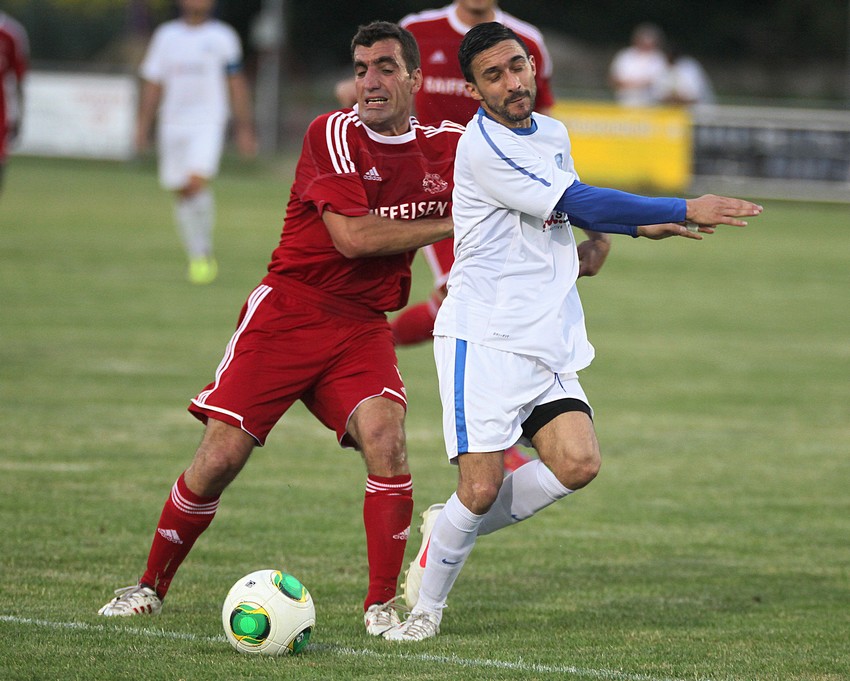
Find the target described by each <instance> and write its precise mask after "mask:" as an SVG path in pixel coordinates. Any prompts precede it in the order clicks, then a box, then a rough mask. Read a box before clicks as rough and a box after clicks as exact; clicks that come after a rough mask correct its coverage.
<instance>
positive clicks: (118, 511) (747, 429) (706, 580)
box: [0, 158, 850, 681]
mask: <svg viewBox="0 0 850 681" xmlns="http://www.w3.org/2000/svg"><path fill="white" fill-rule="evenodd" d="M290 181H291V169H290V167H289V166H287V165H285V164H282V165H281V166H280V167H270V166H265V165H261V164H259V163H258V164H255V165H252V166H248V167H245V166H238V165H237V164H235V163H228V164H227V165H226V166H225V168H224V171H223V173H222V176H221V177H220V178H219V180H218V181H217V183H216V185H215V186H216V191H217V199H218V207H219V228H218V234H217V244H218V254H219V260H220V265H221V276H220V279H219V280H218V281H217V282H215V283H214V284H213V285H211V286H208V287H193V286H191V285H189V284H187V283H185V281H184V263H183V256H182V253H181V249H180V247H179V245H178V242H177V237H176V235H175V233H174V229H173V227H172V218H171V206H170V201H169V199H168V197H167V195H166V194H165V193H164V192H162V191H161V190H160V189H159V188H158V186H157V184H156V179H155V175H154V172H153V167H152V165H151V164H150V162H149V161H147V162H144V163H141V164H138V165H120V164H112V163H93V162H89V163H85V162H76V161H53V160H41V159H25V158H14V159H12V161H11V163H10V164H9V168H8V174H7V182H6V187H5V191H4V194H3V196H2V198H0V301H1V302H0V305H2V308H0V309H2V315H0V523H2V535H0V575H2V579H0V603H2V611H0V637H2V646H3V651H2V653H0V678H2V679H4V680H6V679H13V680H41V679H49V680H66V679H80V680H82V679H85V680H87V681H90V680H92V679H128V680H130V679H132V680H137V679H145V680H150V679H186V680H204V681H208V680H232V679H296V678H297V679H307V680H310V679H391V680H395V679H434V680H436V679H440V680H442V679H454V678H463V679H464V680H465V681H475V680H485V679H486V680H490V679H569V680H570V681H598V680H606V681H608V680H610V681H673V680H682V681H684V680H697V679H699V680H702V681H709V680H710V681H744V680H748V681H749V680H758V681H796V680H809V681H839V680H842V679H845V680H846V679H850V645H848V641H850V492H848V490H850V457H848V454H850V407H848V405H850V381H849V380H848V379H850V308H848V290H850V287H849V286H848V284H850V276H849V275H848V271H850V269H848V255H850V237H848V231H847V228H848V225H850V208H848V207H847V206H834V205H824V204H820V205H816V204H794V203H784V202H768V203H767V204H766V210H765V213H764V215H763V216H761V217H760V218H758V219H756V220H753V221H751V225H750V226H749V227H748V228H746V229H744V230H739V229H736V228H727V229H723V230H722V231H721V232H719V233H718V234H716V235H714V236H713V237H709V238H707V239H706V240H705V241H703V242H702V243H696V242H686V241H685V240H676V241H671V240H668V241H664V242H661V243H650V242H646V241H645V240H638V241H633V240H629V239H626V238H623V237H618V238H616V241H615V245H614V248H613V250H612V253H611V256H610V258H609V262H608V263H607V264H606V266H605V269H604V270H603V273H602V274H601V275H600V276H599V277H597V278H595V279H590V280H584V281H582V282H581V284H580V286H581V290H582V295H583V299H584V302H585V308H586V312H587V316H588V327H589V331H590V335H591V340H592V341H593V342H594V344H595V346H596V348H597V359H596V361H595V363H594V364H593V366H592V367H591V368H589V369H588V370H587V371H585V372H584V373H583V376H582V382H583V385H584V386H585V389H586V390H587V392H588V395H589V396H590V398H591V401H592V403H593V406H594V408H595V410H596V425H597V429H598V433H599V439H600V442H601V444H602V449H603V460H604V464H603V467H602V472H601V474H600V476H599V478H598V479H597V480H596V481H595V482H594V483H593V484H592V485H591V486H590V487H588V488H587V489H586V490H583V491H581V492H580V493H578V494H575V495H573V496H572V497H570V498H569V500H567V501H565V502H563V503H561V504H557V505H555V506H554V507H552V508H549V509H547V510H546V511H544V512H542V513H541V514H540V515H539V516H537V517H535V518H533V519H531V520H529V521H528V522H527V523H525V524H523V525H521V526H519V527H517V528H511V529H509V530H506V531H504V532H502V533H499V534H497V535H494V536H489V537H485V538H482V540H481V541H480V542H479V543H478V546H477V547H476V550H475V552H474V553H473V555H472V558H471V559H470V561H469V563H468V564H467V567H466V569H465V570H464V573H463V574H462V576H461V578H460V580H459V581H458V584H457V586H456V588H455V590H454V591H453V593H452V597H451V600H450V607H449V608H448V610H447V611H446V614H445V617H444V619H443V633H442V634H441V636H439V637H438V638H437V639H435V640H433V641H429V642H425V643H423V644H420V645H412V646H407V647H405V646H399V645H394V644H390V643H388V642H386V641H382V640H372V639H370V638H368V637H367V636H366V635H365V634H364V632H363V627H362V624H361V602H362V597H363V593H364V590H365V583H366V577H365V575H366V565H365V548H364V534H363V529H362V521H361V507H362V497H363V487H364V477H365V476H364V471H363V466H362V464H361V463H360V461H359V457H358V456H357V455H356V454H354V453H352V452H348V451H342V450H340V449H338V448H337V446H336V444H335V439H334V436H333V434H332V433H331V432H329V431H326V430H324V429H323V427H322V426H320V425H319V424H318V423H317V422H316V421H315V420H313V419H312V418H311V417H310V416H309V414H307V412H306V410H304V409H303V408H301V407H297V408H295V409H294V410H293V411H291V412H290V413H289V414H287V415H286V416H285V417H284V419H283V421H282V422H281V423H280V424H279V425H278V427H277V429H276V430H275V431H274V432H273V433H272V436H271V437H270V439H269V443H268V445H267V446H266V447H265V448H264V449H260V450H257V451H256V452H255V454H254V455H253V458H252V461H251V462H250V463H249V465H248V466H247V468H246V469H245V471H244V472H243V473H242V475H241V476H240V477H239V478H238V479H237V481H236V482H235V483H234V484H233V485H232V486H231V488H230V489H229V490H228V491H227V493H226V494H225V496H224V500H223V503H222V506H221V509H220V511H219V513H218V516H217V518H216V521H215V522H214V523H213V525H212V526H211V528H210V529H209V531H208V532H207V533H206V534H205V535H204V536H203V537H202V538H201V540H200V541H199V543H198V544H197V546H196V547H195V550H194V551H193V553H192V555H191V556H190V557H189V559H188V560H187V562H186V563H185V564H184V565H183V567H182V568H181V570H180V572H179V574H178V576H177V579H176V580H175V583H174V587H173V588H172V590H171V592H170V594H169V598H168V601H167V603H166V607H165V610H164V611H163V614H162V616H160V617H159V618H152V619H128V620H126V621H117V622H116V621H113V620H106V619H104V618H99V617H98V616H97V615H96V611H97V609H98V607H100V605H102V604H103V603H104V602H105V601H106V599H108V598H109V597H110V595H111V592H112V589H114V588H116V587H120V586H124V585H127V584H130V583H132V582H134V581H135V580H136V579H137V578H138V576H139V575H140V573H141V571H142V568H143V564H144V561H145V558H146V556H147V550H148V547H149V544H150V539H151V536H152V532H153V529H154V527H155V523H156V520H157V518H158V516H159V512H160V510H161V508H162V503H163V501H164V500H165V498H166V496H167V494H168V491H169V488H170V486H171V484H172V483H173V481H174V479H175V478H176V477H177V476H178V475H179V473H180V472H181V471H182V470H183V468H184V467H185V466H186V465H187V464H188V461H189V459H190V457H191V455H192V453H193V452H194V448H195V446H196V444H197V442H198V440H199V438H200V435H201V428H200V427H199V425H198V424H197V423H196V422H195V420H194V419H193V418H191V417H190V416H189V415H188V413H187V412H186V411H185V406H186V404H187V401H188V398H189V397H191V396H192V395H194V394H195V392H196V391H198V390H199V389H200V388H201V387H203V385H204V384H205V383H206V382H207V381H208V380H209V379H210V377H211V376H212V374H213V372H214V370H215V367H216V365H217V364H218V361H219V359H220V357H221V354H222V352H223V350H224V346H225V344H226V342H227V340H228V338H229V336H230V334H231V331H232V329H233V325H234V323H235V320H236V316H237V313H238V311H239V308H240V306H241V304H242V302H243V301H244V299H245V297H246V296H247V294H248V292H249V291H250V290H251V288H253V286H254V285H255V284H256V283H257V282H258V281H259V278H260V277H261V275H262V273H263V272H264V268H265V265H266V262H267V258H268V255H269V253H270V252H271V250H272V248H273V247H274V246H275V245H276V243H277V239H278V236H279V230H280V223H281V220H282V216H283V210H284V206H285V203H286V199H287V196H288V193H289V184H290ZM415 284H416V285H415V290H414V297H415V298H422V297H424V296H425V295H426V293H427V291H428V289H429V287H430V275H429V274H428V273H427V272H426V267H425V266H424V265H423V263H422V262H421V261H418V260H417V265H416V274H415ZM399 355H400V361H401V365H402V371H403V373H404V375H405V380H406V383H407V386H408V391H409V395H410V399H411V405H410V411H409V417H408V433H409V449H410V459H411V466H412V468H413V473H414V481H415V498H416V512H417V513H418V512H420V511H421V510H423V509H424V508H425V507H426V506H428V505H429V504H431V503H434V502H436V501H443V500H445V498H446V497H447V496H448V495H449V494H450V492H451V491H452V489H453V484H454V470H453V468H452V467H450V466H449V465H448V464H447V463H446V461H445V456H444V454H443V453H442V444H441V443H442V438H441V434H440V420H439V404H438V398H437V394H436V377H435V373H434V370H433V366H432V358H431V350H430V347H418V348H413V349H402V350H401V351H400V352H399ZM417 548H418V536H417V535H416V534H415V533H414V538H413V539H412V541H411V542H410V545H409V546H408V552H409V554H410V557H412V556H413V554H415V552H416V550H417ZM263 567H280V568H282V569H285V570H286V571H288V572H291V573H293V574H295V575H296V576H298V577H299V578H300V579H301V580H302V581H304V583H305V584H306V585H307V586H308V588H309V589H310V591H311V593H312V594H313V597H314V599H315V601H316V607H317V613H318V624H317V628H316V630H315V633H314V636H313V638H312V642H311V647H310V649H309V650H308V652H307V653H306V654H305V655H303V656H300V657H297V658H280V659H268V658H265V659H254V658H251V657H247V656H241V655H238V654H236V653H235V652H234V651H233V650H232V649H231V648H230V646H229V645H228V644H227V643H226V642H225V640H224V637H223V633H222V631H221V623H220V609H221V603H222V601H223V599H224V596H225V594H226V592H227V590H228V588H229V587H230V585H231V584H232V583H233V582H234V581H235V580H236V579H237V578H239V577H240V576H242V575H243V574H245V573H247V572H250V571H252V570H255V569H259V568H263Z"/></svg>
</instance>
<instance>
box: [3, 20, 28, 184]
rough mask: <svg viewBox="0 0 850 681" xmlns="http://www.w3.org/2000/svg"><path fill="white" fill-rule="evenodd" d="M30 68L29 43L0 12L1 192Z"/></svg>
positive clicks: (20, 29) (16, 26)
mask: <svg viewBox="0 0 850 681" xmlns="http://www.w3.org/2000/svg"><path fill="white" fill-rule="evenodd" d="M28 68H29V40H28V39H27V33H26V31H25V30H24V27H23V26H21V24H19V23H18V22H17V21H15V20H14V19H13V18H12V17H10V16H9V15H8V14H6V13H5V12H0V189H2V188H3V175H4V171H5V168H6V156H7V154H8V145H9V143H10V142H12V141H13V140H14V139H15V137H16V136H17V134H18V130H19V128H20V123H21V111H22V106H23V82H24V76H25V75H26V72H27V69H28Z"/></svg>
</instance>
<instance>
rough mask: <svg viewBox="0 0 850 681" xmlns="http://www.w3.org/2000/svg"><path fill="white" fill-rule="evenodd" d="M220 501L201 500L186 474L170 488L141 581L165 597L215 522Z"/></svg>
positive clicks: (216, 498)
mask: <svg viewBox="0 0 850 681" xmlns="http://www.w3.org/2000/svg"><path fill="white" fill-rule="evenodd" d="M218 501H219V497H199V496H198V495H197V494H195V493H194V492H191V491H189V488H188V487H186V483H185V482H184V481H183V475H181V476H180V477H179V478H178V479H177V482H175V483H174V486H173V487H172V488H171V495H170V496H169V497H168V500H167V501H166V502H165V506H164V507H163V509H162V515H161V516H160V517H159V524H158V525H157V528H156V534H155V535H154V538H153V544H152V545H151V550H150V553H149V554H148V565H147V570H145V574H144V575H142V579H141V580H140V581H141V583H142V584H146V585H148V586H150V587H151V588H152V589H154V590H155V591H156V593H157V595H158V596H159V597H160V598H165V594H166V592H167V591H168V587H169V586H170V585H171V580H172V578H173V577H174V573H175V572H177V568H178V567H180V563H182V562H183V559H184V558H185V557H186V556H187V555H188V554H189V551H190V550H191V548H192V545H193V544H194V543H195V540H196V539H197V538H198V537H199V536H201V533H202V532H203V531H204V530H206V529H207V527H209V525H210V523H211V522H212V519H213V517H214V516H215V512H216V509H217V508H218Z"/></svg>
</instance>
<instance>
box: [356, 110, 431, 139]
mask: <svg viewBox="0 0 850 681" xmlns="http://www.w3.org/2000/svg"><path fill="white" fill-rule="evenodd" d="M352 108H353V109H354V113H355V114H356V113H357V105H356V104H355V105H354V106H353V107H352ZM360 123H361V125H362V126H363V129H364V130H365V131H366V134H367V135H368V136H369V139H371V140H374V141H375V142H379V143H380V144H407V143H408V142H412V141H413V140H415V139H416V128H415V126H416V125H418V122H417V120H416V119H415V118H412V117H411V119H410V130H408V131H407V132H406V133H404V134H402V135H382V134H381V133H379V132H375V131H374V130H372V128H370V127H369V126H368V125H366V124H365V123H363V119H362V118H361V119H360Z"/></svg>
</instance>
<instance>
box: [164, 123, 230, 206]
mask: <svg viewBox="0 0 850 681" xmlns="http://www.w3.org/2000/svg"><path fill="white" fill-rule="evenodd" d="M225 130H226V128H225V124H218V123H211V124H207V125H173V124H172V125H169V124H167V123H166V124H161V125H160V127H159V132H158V137H157V149H158V154H159V183H160V184H161V185H162V187H163V188H164V189H169V190H176V189H182V188H183V187H185V186H186V185H187V184H188V183H189V178H190V177H191V176H192V175H197V176H199V177H203V178H206V179H210V178H212V177H215V176H216V174H218V166H219V162H220V161H221V152H222V149H223V147H224V135H225Z"/></svg>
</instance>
